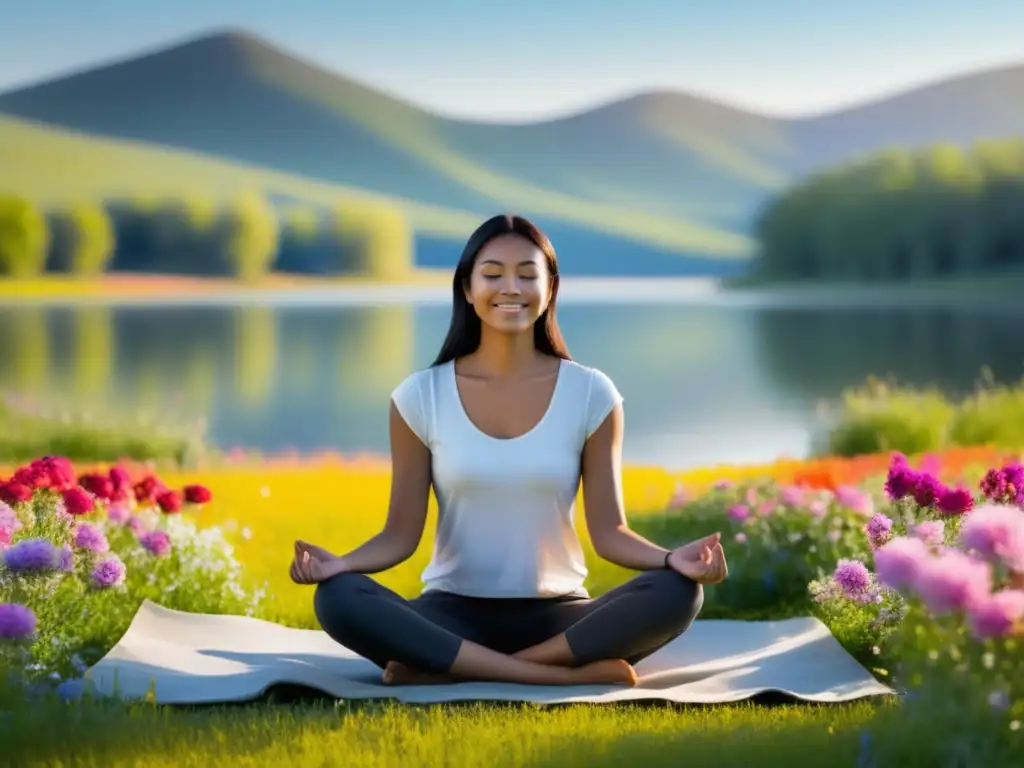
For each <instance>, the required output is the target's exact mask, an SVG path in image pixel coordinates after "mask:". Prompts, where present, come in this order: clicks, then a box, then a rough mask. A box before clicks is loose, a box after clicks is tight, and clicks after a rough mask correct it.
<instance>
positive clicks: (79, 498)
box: [61, 487, 96, 517]
mask: <svg viewBox="0 0 1024 768" xmlns="http://www.w3.org/2000/svg"><path fill="white" fill-rule="evenodd" d="M61 495H62V496H63V498H64V508H65V509H67V512H68V514H69V515H75V516H76V517H77V516H78V515H87V514H89V513H90V512H92V511H93V510H94V509H96V499H95V497H93V495H92V494H91V493H89V492H88V491H86V490H85V489H84V488H78V487H75V488H67V489H66V490H64V491H63V492H62V494H61Z"/></svg>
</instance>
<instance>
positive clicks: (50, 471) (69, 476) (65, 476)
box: [11, 456, 76, 491]
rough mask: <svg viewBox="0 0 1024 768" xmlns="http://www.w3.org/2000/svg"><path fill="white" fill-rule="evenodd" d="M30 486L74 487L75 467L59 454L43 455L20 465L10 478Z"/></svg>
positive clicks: (58, 489)
mask: <svg viewBox="0 0 1024 768" xmlns="http://www.w3.org/2000/svg"><path fill="white" fill-rule="evenodd" d="M11 480H13V481H14V482H16V483H20V484H21V485H27V486H29V487H30V488H53V489H54V490H56V491H63V490H67V489H68V488H74V487H75V484H76V482H75V468H74V467H73V466H72V465H71V462H70V461H68V460H67V459H65V458H61V457H60V456H44V457H43V458H41V459H36V460H35V461H33V462H32V463H31V464H29V465H28V466H27V467H22V468H21V469H19V470H18V471H17V472H15V473H14V477H12V478H11Z"/></svg>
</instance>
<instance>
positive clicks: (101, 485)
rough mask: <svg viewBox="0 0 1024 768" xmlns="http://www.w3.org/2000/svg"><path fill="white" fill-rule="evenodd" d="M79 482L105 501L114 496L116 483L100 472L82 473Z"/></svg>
mask: <svg viewBox="0 0 1024 768" xmlns="http://www.w3.org/2000/svg"><path fill="white" fill-rule="evenodd" d="M78 484H79V485H80V486H82V487H83V488H85V490H87V491H88V492H89V493H91V494H92V495H93V496H95V497H96V498H98V499H102V500H103V501H110V500H111V499H112V498H113V497H114V484H113V483H112V482H111V481H110V478H109V477H107V476H106V475H103V474H100V473H98V472H90V473H88V474H85V475H82V476H81V477H80V478H78Z"/></svg>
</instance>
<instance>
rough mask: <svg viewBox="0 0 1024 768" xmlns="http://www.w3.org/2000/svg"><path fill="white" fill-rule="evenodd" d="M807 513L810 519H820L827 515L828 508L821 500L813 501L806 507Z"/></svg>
mask: <svg viewBox="0 0 1024 768" xmlns="http://www.w3.org/2000/svg"><path fill="white" fill-rule="evenodd" d="M807 511H808V512H810V513H811V516H812V517H817V518H822V517H824V516H825V515H827V514H828V506H827V505H826V504H825V502H824V501H822V500H821V499H815V500H814V501H812V502H811V503H810V504H808V505H807Z"/></svg>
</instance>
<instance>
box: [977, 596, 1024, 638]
mask: <svg viewBox="0 0 1024 768" xmlns="http://www.w3.org/2000/svg"><path fill="white" fill-rule="evenodd" d="M968 615H969V618H970V624H971V632H973V633H974V636H975V637H977V638H978V639H979V640H983V639H986V638H989V637H1005V636H1006V635H1008V634H1010V632H1011V631H1012V630H1013V629H1014V627H1015V626H1016V625H1017V622H1019V621H1020V620H1021V619H1024V590H1019V589H1004V590H1001V591H999V592H995V593H993V594H990V595H987V596H986V597H984V598H983V599H981V600H979V601H978V603H977V604H976V605H974V606H972V607H971V608H970V610H969V612H968Z"/></svg>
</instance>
